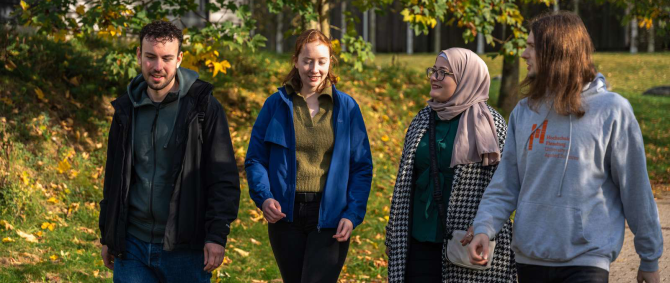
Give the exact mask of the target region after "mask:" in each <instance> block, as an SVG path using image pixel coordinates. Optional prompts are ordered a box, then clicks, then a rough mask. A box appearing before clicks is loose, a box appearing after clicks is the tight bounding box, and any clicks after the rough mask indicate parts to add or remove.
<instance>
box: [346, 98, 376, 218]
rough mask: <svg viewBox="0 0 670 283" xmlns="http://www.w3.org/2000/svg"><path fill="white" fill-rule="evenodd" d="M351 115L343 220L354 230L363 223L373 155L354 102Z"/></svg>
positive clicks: (360, 115)
mask: <svg viewBox="0 0 670 283" xmlns="http://www.w3.org/2000/svg"><path fill="white" fill-rule="evenodd" d="M349 115H351V117H350V119H351V126H350V127H351V128H350V130H351V140H350V143H351V145H350V148H351V155H350V160H349V163H350V165H349V183H348V185H347V209H346V210H345V211H344V213H343V215H342V218H346V219H349V220H351V222H352V223H353V224H354V228H356V226H358V225H359V224H361V223H362V222H363V218H364V217H365V212H366V208H367V204H368V197H369V196H370V186H372V154H371V152H370V142H369V141H368V132H367V130H366V128H365V122H364V121H363V115H362V114H361V109H360V108H359V107H358V104H356V103H355V102H354V106H353V107H352V110H351V111H350V112H349Z"/></svg>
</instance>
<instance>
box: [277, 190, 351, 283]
mask: <svg viewBox="0 0 670 283" xmlns="http://www.w3.org/2000/svg"><path fill="white" fill-rule="evenodd" d="M318 222H319V201H314V202H296V203H295V206H294V208H293V222H286V221H278V222H277V223H274V224H268V234H269V236H270V245H271V246H272V252H273V253H274V256H275V260H276V261H277V265H278V266H279V271H280V272H281V277H282V279H283V280H284V282H286V283H312V282H326V283H327V282H337V279H338V277H339V276H340V271H342V266H344V260H345V259H346V258H347V252H348V251H349V240H347V241H346V242H338V241H337V240H335V239H334V238H333V235H335V232H336V230H337V229H334V228H333V229H323V228H322V229H321V231H317V225H318Z"/></svg>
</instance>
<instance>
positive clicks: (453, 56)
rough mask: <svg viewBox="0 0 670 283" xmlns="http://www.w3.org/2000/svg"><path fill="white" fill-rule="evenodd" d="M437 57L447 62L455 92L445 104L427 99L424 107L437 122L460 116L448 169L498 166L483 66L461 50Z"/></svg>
mask: <svg viewBox="0 0 670 283" xmlns="http://www.w3.org/2000/svg"><path fill="white" fill-rule="evenodd" d="M443 54H444V55H443ZM439 56H446V58H447V62H448V64H449V67H451V68H450V69H451V71H452V72H453V73H454V77H455V78H456V91H454V94H453V95H452V96H451V98H449V100H447V101H446V102H436V101H433V99H431V100H429V101H428V105H430V107H431V108H432V109H433V110H435V112H437V115H438V117H439V118H440V119H441V120H451V119H453V118H454V117H456V116H458V114H461V113H463V115H462V116H461V120H460V122H459V123H458V131H457V132H456V138H455V140H454V150H453V153H452V156H451V164H450V166H449V167H451V168H453V167H454V166H456V165H458V164H470V163H477V162H481V163H482V165H484V166H488V165H495V164H498V162H500V148H499V147H498V135H497V134H496V128H495V124H494V122H493V116H492V115H491V112H490V111H489V109H488V107H487V106H486V101H487V100H488V99H489V87H490V85H491V80H490V77H489V71H488V69H487V67H486V63H484V61H483V60H482V59H481V58H479V56H477V54H475V53H474V52H472V51H470V50H468V49H463V48H449V49H447V50H444V51H442V53H440V55H438V57H439Z"/></svg>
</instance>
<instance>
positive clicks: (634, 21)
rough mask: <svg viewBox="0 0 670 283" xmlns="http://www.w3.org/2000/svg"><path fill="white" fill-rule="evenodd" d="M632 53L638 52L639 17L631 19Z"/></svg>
mask: <svg viewBox="0 0 670 283" xmlns="http://www.w3.org/2000/svg"><path fill="white" fill-rule="evenodd" d="M630 53H631V54H636V53H637V18H633V19H632V20H630Z"/></svg>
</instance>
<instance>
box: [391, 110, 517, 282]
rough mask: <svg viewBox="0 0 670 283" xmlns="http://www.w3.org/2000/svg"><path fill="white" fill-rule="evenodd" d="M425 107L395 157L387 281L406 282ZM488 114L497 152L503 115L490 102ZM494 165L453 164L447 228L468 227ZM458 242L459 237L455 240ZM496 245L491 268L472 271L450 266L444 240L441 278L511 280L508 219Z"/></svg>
mask: <svg viewBox="0 0 670 283" xmlns="http://www.w3.org/2000/svg"><path fill="white" fill-rule="evenodd" d="M430 111H431V109H430V107H428V106H427V107H425V108H424V109H422V110H421V111H420V112H419V113H418V114H417V115H416V117H414V119H413V120H412V123H411V124H410V125H409V129H407V135H406V136H405V146H404V148H403V151H402V157H401V159H400V167H399V169H398V176H397V179H396V183H395V188H394V189H393V200H392V203H391V211H390V216H389V222H388V224H387V226H386V242H385V243H386V246H387V248H388V251H389V262H388V280H389V283H395V282H404V281H405V267H406V261H407V257H408V241H409V237H410V235H409V232H410V227H409V217H410V203H411V199H410V198H411V190H412V186H413V184H412V180H413V176H412V175H413V172H414V156H415V153H416V149H417V147H418V145H419V142H420V141H421V138H422V137H423V135H424V134H425V133H427V132H428V122H429V118H430ZM489 111H491V114H492V116H493V121H494V123H495V127H496V132H497V133H498V144H499V146H500V151H501V153H502V148H503V145H504V144H505V136H506V134H507V125H506V124H505V119H504V118H503V117H502V116H501V115H500V113H498V112H497V111H495V110H494V109H493V108H492V107H491V106H489ZM496 168H497V166H482V164H481V163H473V164H467V165H457V166H456V168H455V175H454V182H453V183H452V189H451V197H450V199H449V206H448V208H447V220H446V221H447V226H446V227H447V231H451V230H467V229H468V227H470V226H471V225H472V222H473V221H474V218H475V215H476V214H477V208H478V207H479V202H480V201H481V198H482V195H483V194H484V190H485V189H486V186H487V185H488V184H489V182H490V181H491V178H492V177H493V173H494V172H495V170H496ZM458 240H460V239H458ZM495 240H496V247H495V255H494V257H493V262H492V263H491V268H490V269H488V270H485V271H477V270H474V269H468V268H463V267H459V266H456V265H453V264H451V263H450V262H449V261H448V260H447V256H446V249H447V242H446V240H445V241H444V243H443V245H442V281H443V282H477V283H479V282H516V264H515V261H514V253H513V252H512V251H511V247H510V245H511V242H512V223H511V221H509V220H508V221H507V223H505V225H504V226H503V228H502V230H501V231H500V233H498V234H497V235H496V237H495Z"/></svg>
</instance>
